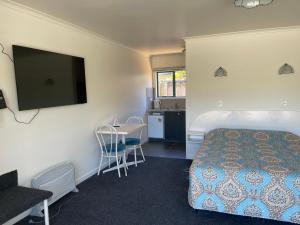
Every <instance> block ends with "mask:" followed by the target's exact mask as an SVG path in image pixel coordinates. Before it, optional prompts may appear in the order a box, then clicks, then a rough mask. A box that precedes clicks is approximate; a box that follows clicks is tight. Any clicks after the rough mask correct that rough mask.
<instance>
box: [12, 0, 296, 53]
mask: <svg viewBox="0 0 300 225" xmlns="http://www.w3.org/2000/svg"><path fill="white" fill-rule="evenodd" d="M13 1H14V2H17V3H20V4H23V5H26V6H28V7H31V8H34V9H36V10H39V11H42V12H44V13H47V14H49V15H52V16H55V17H58V18H60V19H63V20H65V21H68V22H71V23H73V24H76V25H78V26H81V27H83V28H86V29H88V30H90V31H93V32H96V33H98V34H100V35H101V36H104V37H106V38H108V39H111V40H113V41H116V42H119V43H122V44H124V45H126V46H129V47H131V48H135V49H137V50H140V51H143V52H145V53H149V54H155V53H167V52H176V51H181V50H182V49H183V48H184V41H183V38H184V37H191V36H200V35H207V34H217V33H225V32H236V31H244V30H253V29H263V28H274V27H284V26H296V25H300V13H299V10H300V0H274V2H273V3H272V4H271V5H268V6H264V7H257V8H255V9H244V8H239V7H234V4H233V3H234V0H13Z"/></svg>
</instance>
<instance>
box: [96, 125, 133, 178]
mask: <svg viewBox="0 0 300 225" xmlns="http://www.w3.org/2000/svg"><path fill="white" fill-rule="evenodd" d="M104 131H105V133H109V134H103V132H104ZM95 134H96V137H97V140H98V142H99V146H100V152H101V158H100V162H99V167H98V175H99V174H100V171H101V166H102V162H103V159H104V158H107V159H108V167H109V169H106V170H104V171H103V173H106V172H109V171H113V170H115V169H117V170H118V175H119V177H121V173H120V168H124V171H125V176H127V165H126V145H125V144H122V143H119V136H118V132H117V130H116V128H114V127H113V126H111V125H109V124H108V125H104V126H101V127H99V128H97V129H96V131H95ZM111 159H115V161H116V163H117V166H116V167H113V168H110V165H111ZM121 159H122V160H123V164H122V165H120V162H121Z"/></svg>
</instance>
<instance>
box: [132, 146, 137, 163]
mask: <svg viewBox="0 0 300 225" xmlns="http://www.w3.org/2000/svg"><path fill="white" fill-rule="evenodd" d="M133 151H134V164H135V167H137V160H136V146H134V150H133Z"/></svg>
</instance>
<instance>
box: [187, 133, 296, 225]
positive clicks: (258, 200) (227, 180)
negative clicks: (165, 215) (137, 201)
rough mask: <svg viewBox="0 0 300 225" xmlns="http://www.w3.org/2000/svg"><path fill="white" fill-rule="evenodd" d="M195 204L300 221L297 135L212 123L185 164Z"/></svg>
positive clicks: (209, 208)
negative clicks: (213, 124)
mask: <svg viewBox="0 0 300 225" xmlns="http://www.w3.org/2000/svg"><path fill="white" fill-rule="evenodd" d="M188 199H189V204H190V205H191V206H192V207H193V208H194V209H202V210H210V211H217V212H223V213H229V214H235V215H242V216H250V217H259V218H266V219H274V220H280V221H288V222H292V223H297V224H300V137H298V136H296V135H294V134H292V133H288V132H281V131H260V130H241V129H216V130H213V131H211V132H209V133H208V134H207V135H206V137H205V140H204V143H203V145H202V146H201V149H200V150H199V151H198V153H197V154H196V157H195V159H194V161H193V163H192V165H191V167H190V175H189V192H188Z"/></svg>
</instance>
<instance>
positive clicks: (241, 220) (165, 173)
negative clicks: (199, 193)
mask: <svg viewBox="0 0 300 225" xmlns="http://www.w3.org/2000/svg"><path fill="white" fill-rule="evenodd" d="M190 164H191V161H190V160H182V159H165V158H154V157H147V158H146V162H145V163H143V164H139V165H138V167H137V168H136V167H134V166H131V167H130V168H129V171H128V176H127V177H125V176H124V175H123V174H124V172H123V171H122V175H123V176H122V178H121V179H119V178H118V176H117V172H111V173H107V174H104V175H100V176H96V175H95V176H93V177H91V178H90V179H88V180H87V181H85V182H83V183H81V184H80V185H79V186H78V188H79V190H80V192H79V193H71V194H69V195H67V196H65V197H64V198H63V199H61V200H60V201H58V202H57V203H55V204H54V205H53V206H51V207H50V214H51V215H54V214H55V213H56V212H57V210H58V207H59V205H61V204H64V203H66V202H67V204H66V205H65V206H64V207H63V208H62V209H61V211H60V213H59V215H58V216H56V217H55V218H53V219H52V220H51V221H50V224H51V225H220V224H221V225H262V224H263V225H289V223H283V222H276V221H272V220H264V219H255V218H248V217H241V216H233V215H227V214H222V213H216V212H208V211H197V210H193V209H192V208H191V207H190V206H189V204H188V201H187V191H188V173H186V172H185V170H186V169H187V168H189V166H190ZM71 198H72V199H71ZM69 199H71V200H70V201H69V202H68V200H69ZM29 219H31V217H27V218H25V219H24V220H23V221H21V222H19V223H18V224H19V225H25V224H29V223H28V220H29ZM35 219H36V218H35ZM41 224H43V223H41Z"/></svg>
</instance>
